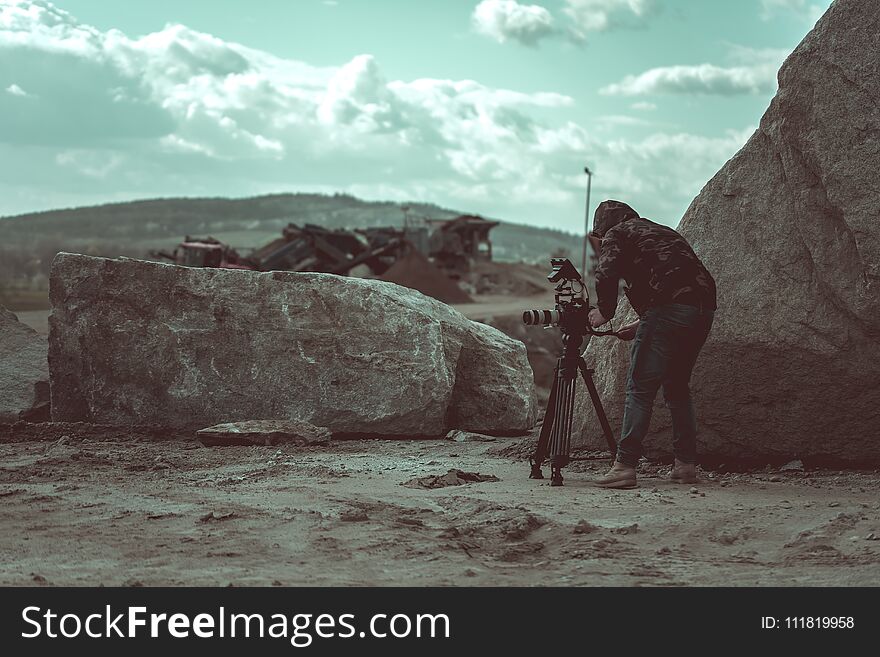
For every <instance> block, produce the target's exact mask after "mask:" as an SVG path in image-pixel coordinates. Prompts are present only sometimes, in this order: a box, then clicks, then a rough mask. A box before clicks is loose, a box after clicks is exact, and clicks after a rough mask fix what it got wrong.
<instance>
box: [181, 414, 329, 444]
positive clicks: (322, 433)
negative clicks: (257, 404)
mask: <svg viewBox="0 0 880 657" xmlns="http://www.w3.org/2000/svg"><path fill="white" fill-rule="evenodd" d="M330 436H331V434H330V431H329V429H327V428H326V427H316V426H315V425H313V424H309V423H308V422H297V421H295V420H250V421H247V422H228V423H226V424H215V425H214V426H213V427H208V428H206V429H200V430H199V431H196V438H197V439H198V440H199V442H200V443H202V444H203V445H206V446H209V447H213V446H219V445H281V444H293V445H299V446H301V447H305V446H308V445H326V444H327V443H328V442H330Z"/></svg>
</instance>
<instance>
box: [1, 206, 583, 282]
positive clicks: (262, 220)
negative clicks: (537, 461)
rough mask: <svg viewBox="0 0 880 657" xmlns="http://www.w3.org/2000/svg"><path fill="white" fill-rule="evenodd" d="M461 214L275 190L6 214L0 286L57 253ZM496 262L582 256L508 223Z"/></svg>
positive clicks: (569, 238)
mask: <svg viewBox="0 0 880 657" xmlns="http://www.w3.org/2000/svg"><path fill="white" fill-rule="evenodd" d="M405 209H406V211H407V213H408V214H409V216H410V217H411V218H413V219H419V218H422V217H429V218H434V219H443V218H452V217H455V216H458V215H459V214H462V213H461V212H457V211H454V210H450V209H447V208H441V207H438V206H435V205H430V204H421V203H411V204H400V203H392V202H385V201H364V200H361V199H358V198H355V197H353V196H348V195H345V194H335V195H322V194H274V195H268V196H259V197H254V198H242V199H227V198H170V199H153V200H143V201H132V202H128V203H112V204H107V205H99V206H92V207H81V208H72V209H65V210H52V211H48V212H38V213H33V214H25V215H18V216H14V217H5V218H0V281H2V283H0V287H3V286H5V287H22V286H26V287H30V288H40V287H42V286H43V285H44V283H45V276H46V275H47V274H48V267H49V264H50V263H51V260H52V257H53V256H54V254H55V253H57V252H58V251H62V250H66V251H76V252H81V253H88V254H91V255H104V256H119V255H125V256H130V257H144V256H145V255H146V254H147V253H148V252H149V251H150V250H151V249H159V248H171V247H173V246H174V245H175V244H177V242H179V241H180V240H181V239H182V238H183V237H184V236H185V235H198V236H206V235H212V236H214V237H216V238H218V239H220V240H223V241H225V242H228V243H229V244H231V245H232V246H234V247H237V248H241V249H249V248H253V247H256V246H260V245H262V244H264V243H266V242H268V241H269V240H271V239H274V238H276V237H277V236H278V235H279V234H280V231H281V228H282V227H283V226H285V225H287V224H288V223H289V222H293V223H299V224H303V223H312V224H318V225H321V226H326V227H328V228H364V227H368V226H388V225H398V226H400V225H402V224H403V220H404V210H405ZM492 240H493V252H494V255H495V258H496V259H497V260H503V261H510V262H519V261H523V262H545V261H546V260H547V258H548V257H549V256H550V254H551V253H552V254H557V253H561V252H564V251H568V252H571V253H577V251H578V245H579V243H580V239H579V238H578V237H577V236H575V235H572V234H570V233H565V232H562V231H557V230H551V229H546V228H536V227H533V226H525V225H520V224H512V223H507V222H502V223H501V225H499V226H498V227H497V228H495V229H494V230H493V231H492Z"/></svg>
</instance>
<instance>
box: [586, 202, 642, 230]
mask: <svg viewBox="0 0 880 657" xmlns="http://www.w3.org/2000/svg"><path fill="white" fill-rule="evenodd" d="M638 218H639V213H638V212H636V211H635V210H633V209H632V208H631V207H629V206H628V205H627V204H626V203H622V202H621V201H613V200H608V201H602V202H601V203H600V204H599V207H598V208H596V213H595V214H594V215H593V230H592V231H591V232H590V237H591V238H597V239H599V240H601V239H602V238H603V237H605V233H607V232H608V231H609V230H611V229H612V228H613V227H614V226H616V225H617V224H619V223H620V222H622V221H625V220H626V219H638Z"/></svg>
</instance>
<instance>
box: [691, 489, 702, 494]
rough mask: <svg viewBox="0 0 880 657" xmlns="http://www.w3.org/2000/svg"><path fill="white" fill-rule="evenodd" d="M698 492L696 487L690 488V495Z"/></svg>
mask: <svg viewBox="0 0 880 657" xmlns="http://www.w3.org/2000/svg"><path fill="white" fill-rule="evenodd" d="M699 492H700V491H698V490H697V489H696V488H691V495H696V494H697V493H699Z"/></svg>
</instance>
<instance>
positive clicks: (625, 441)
mask: <svg viewBox="0 0 880 657" xmlns="http://www.w3.org/2000/svg"><path fill="white" fill-rule="evenodd" d="M713 317H714V313H713V312H712V311H711V310H701V309H700V308H697V307H695V306H687V305H683V304H680V303H670V304H666V305H663V306H656V307H654V308H651V309H649V310H648V311H647V312H646V313H645V314H644V316H643V317H642V319H641V321H640V322H639V327H638V330H637V331H636V336H635V339H634V341H633V346H632V359H631V362H630V366H629V376H628V377H627V383H626V403H625V405H624V410H623V432H622V435H621V438H620V443H619V444H618V447H617V460H618V461H620V462H621V463H624V464H626V465H629V466H633V467H634V466H635V465H636V464H637V463H638V461H639V458H640V457H641V456H642V440H643V439H644V437H645V435H646V434H647V433H648V427H649V426H650V424H651V411H652V409H653V407H654V398H655V397H656V396H657V390H658V389H659V388H660V386H663V396H664V398H665V399H666V406H667V407H668V408H669V411H670V413H671V415H672V440H673V442H672V447H673V451H674V453H675V458H677V459H678V460H679V461H682V462H683V463H694V462H695V461H696V457H697V444H696V443H697V420H696V415H695V413H694V405H693V402H692V401H691V392H690V386H689V384H690V379H691V372H692V371H693V369H694V363H696V362H697V356H698V355H699V353H700V349H701V348H702V346H703V343H705V342H706V338H707V337H708V336H709V331H710V330H711V328H712V320H713Z"/></svg>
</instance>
